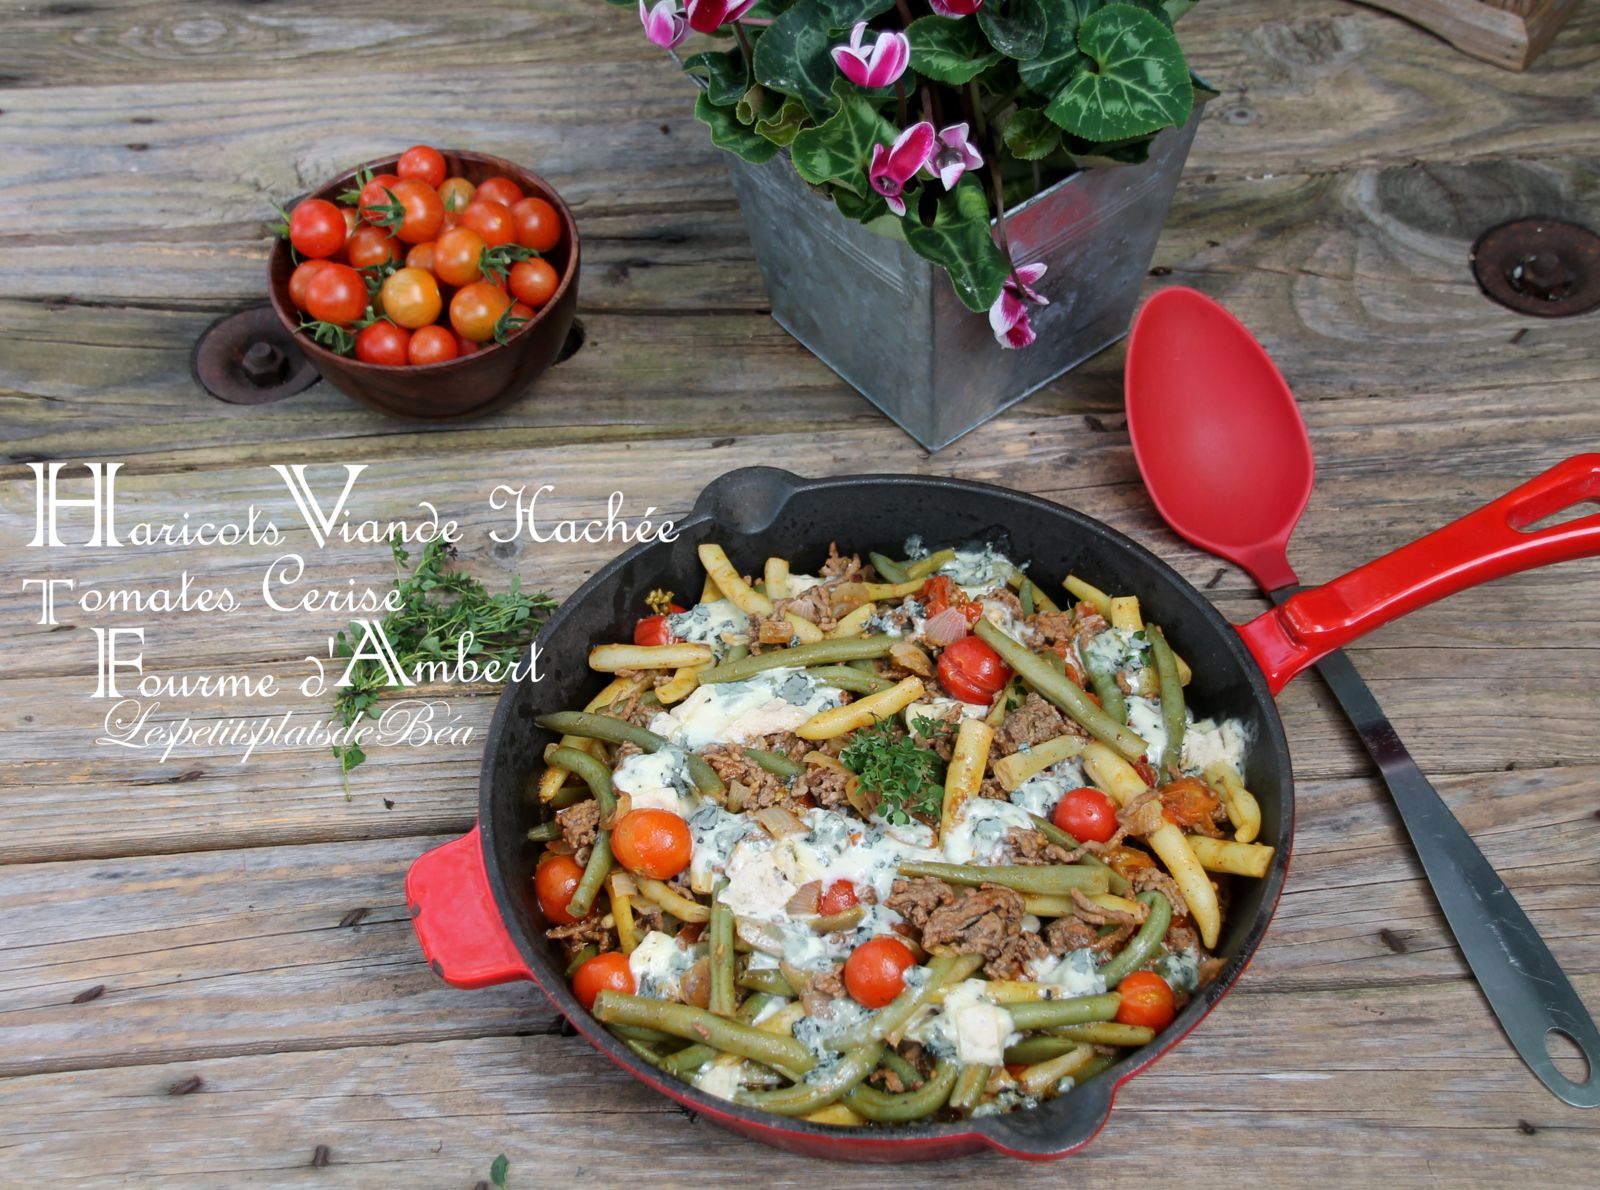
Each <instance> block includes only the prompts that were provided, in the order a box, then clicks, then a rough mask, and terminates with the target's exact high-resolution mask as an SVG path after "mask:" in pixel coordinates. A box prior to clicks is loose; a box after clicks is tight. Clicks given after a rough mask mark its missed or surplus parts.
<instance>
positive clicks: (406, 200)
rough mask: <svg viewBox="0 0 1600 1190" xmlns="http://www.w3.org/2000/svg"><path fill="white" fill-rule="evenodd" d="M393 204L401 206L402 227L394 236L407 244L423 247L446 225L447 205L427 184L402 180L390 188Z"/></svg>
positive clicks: (396, 229) (396, 230)
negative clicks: (440, 227) (444, 223)
mask: <svg viewBox="0 0 1600 1190" xmlns="http://www.w3.org/2000/svg"><path fill="white" fill-rule="evenodd" d="M389 189H390V190H391V191H392V192H393V194H394V201H395V202H397V203H399V204H400V207H401V210H402V215H401V219H400V226H398V227H396V228H395V229H394V234H395V235H396V236H397V237H398V238H399V239H400V240H401V241H403V242H404V243H407V244H422V243H426V242H427V241H428V240H431V239H433V237H434V236H436V235H438V234H439V225H440V224H442V223H443V222H444V203H442V202H440V201H439V192H438V191H437V190H435V189H434V188H433V187H432V186H429V185H428V184H427V183H426V182H418V181H415V180H407V179H405V178H402V179H401V180H400V181H398V182H396V183H395V184H394V185H393V186H391V187H390V188H389Z"/></svg>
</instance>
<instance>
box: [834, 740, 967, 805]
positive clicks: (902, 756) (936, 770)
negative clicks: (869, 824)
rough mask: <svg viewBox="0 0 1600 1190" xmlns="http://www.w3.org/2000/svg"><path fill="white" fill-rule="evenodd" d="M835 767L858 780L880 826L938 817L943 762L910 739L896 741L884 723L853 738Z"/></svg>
mask: <svg viewBox="0 0 1600 1190" xmlns="http://www.w3.org/2000/svg"><path fill="white" fill-rule="evenodd" d="M922 722H930V720H922ZM839 763H840V764H842V765H844V767H845V768H847V769H849V770H850V771H851V772H852V773H854V774H855V775H856V776H857V777H859V778H860V779H861V788H862V790H864V791H865V792H866V793H867V794H868V795H869V796H875V797H876V798H877V799H878V813H879V814H880V815H882V817H883V818H884V820H885V821H886V822H893V823H907V822H910V821H911V819H912V816H913V815H917V816H921V817H925V818H928V817H932V816H934V815H935V814H937V813H938V812H939V807H940V804H941V803H942V802H943V800H944V761H942V760H940V759H939V754H938V753H937V752H934V751H932V750H931V749H928V748H924V747H922V746H921V745H920V744H918V743H917V741H916V740H915V739H913V738H912V737H911V736H902V737H900V738H899V739H896V738H895V735H894V727H893V725H892V723H891V721H890V720H887V719H885V720H882V721H881V722H878V723H875V724H873V725H872V726H871V727H863V728H862V729H861V730H860V731H858V732H856V734H855V738H854V739H852V740H851V741H850V742H849V743H848V744H846V745H845V747H844V749H843V751H841V752H840V753H839Z"/></svg>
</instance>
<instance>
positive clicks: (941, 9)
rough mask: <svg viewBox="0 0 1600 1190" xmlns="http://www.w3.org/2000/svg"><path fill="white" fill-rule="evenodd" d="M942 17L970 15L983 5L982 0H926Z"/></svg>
mask: <svg viewBox="0 0 1600 1190" xmlns="http://www.w3.org/2000/svg"><path fill="white" fill-rule="evenodd" d="M928 3H929V4H931V5H933V11H934V12H936V13H938V14H939V15H940V16H942V17H970V16H971V15H972V14H973V13H975V12H977V11H978V9H980V8H982V7H983V0H928Z"/></svg>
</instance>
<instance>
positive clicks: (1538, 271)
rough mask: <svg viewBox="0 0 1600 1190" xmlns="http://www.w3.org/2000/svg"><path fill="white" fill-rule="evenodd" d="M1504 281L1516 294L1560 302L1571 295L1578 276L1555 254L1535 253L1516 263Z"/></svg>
mask: <svg viewBox="0 0 1600 1190" xmlns="http://www.w3.org/2000/svg"><path fill="white" fill-rule="evenodd" d="M1506 280H1507V281H1509V282H1511V288H1513V289H1515V290H1516V291H1517V292H1518V293H1526V294H1530V295H1531V296H1533V297H1536V298H1542V299H1543V300H1545V301H1547V302H1559V301H1560V300H1561V299H1562V298H1564V297H1566V296H1567V294H1569V293H1571V292H1572V285H1573V282H1575V281H1576V280H1577V274H1575V273H1574V272H1573V271H1572V269H1571V268H1569V267H1568V265H1567V262H1566V261H1565V260H1563V259H1562V258H1561V257H1560V256H1558V255H1557V254H1556V253H1554V252H1535V253H1532V254H1531V255H1528V256H1524V257H1523V258H1522V259H1521V260H1519V261H1517V263H1516V264H1514V265H1513V266H1512V267H1511V269H1510V271H1509V272H1508V273H1507V274H1506Z"/></svg>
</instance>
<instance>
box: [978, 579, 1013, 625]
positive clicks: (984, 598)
mask: <svg viewBox="0 0 1600 1190" xmlns="http://www.w3.org/2000/svg"><path fill="white" fill-rule="evenodd" d="M978 602H980V603H993V604H996V605H998V606H1000V607H1003V608H1005V609H1006V610H1007V611H1008V612H1010V613H1011V614H1012V615H1013V616H1015V617H1016V618H1017V619H1019V620H1021V619H1022V618H1023V616H1022V600H1021V599H1019V598H1018V597H1017V593H1016V592H1015V591H1013V590H1010V589H1009V588H1007V587H1001V588H999V589H998V590H994V591H985V592H984V593H983V594H982V595H980V596H979V597H978Z"/></svg>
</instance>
